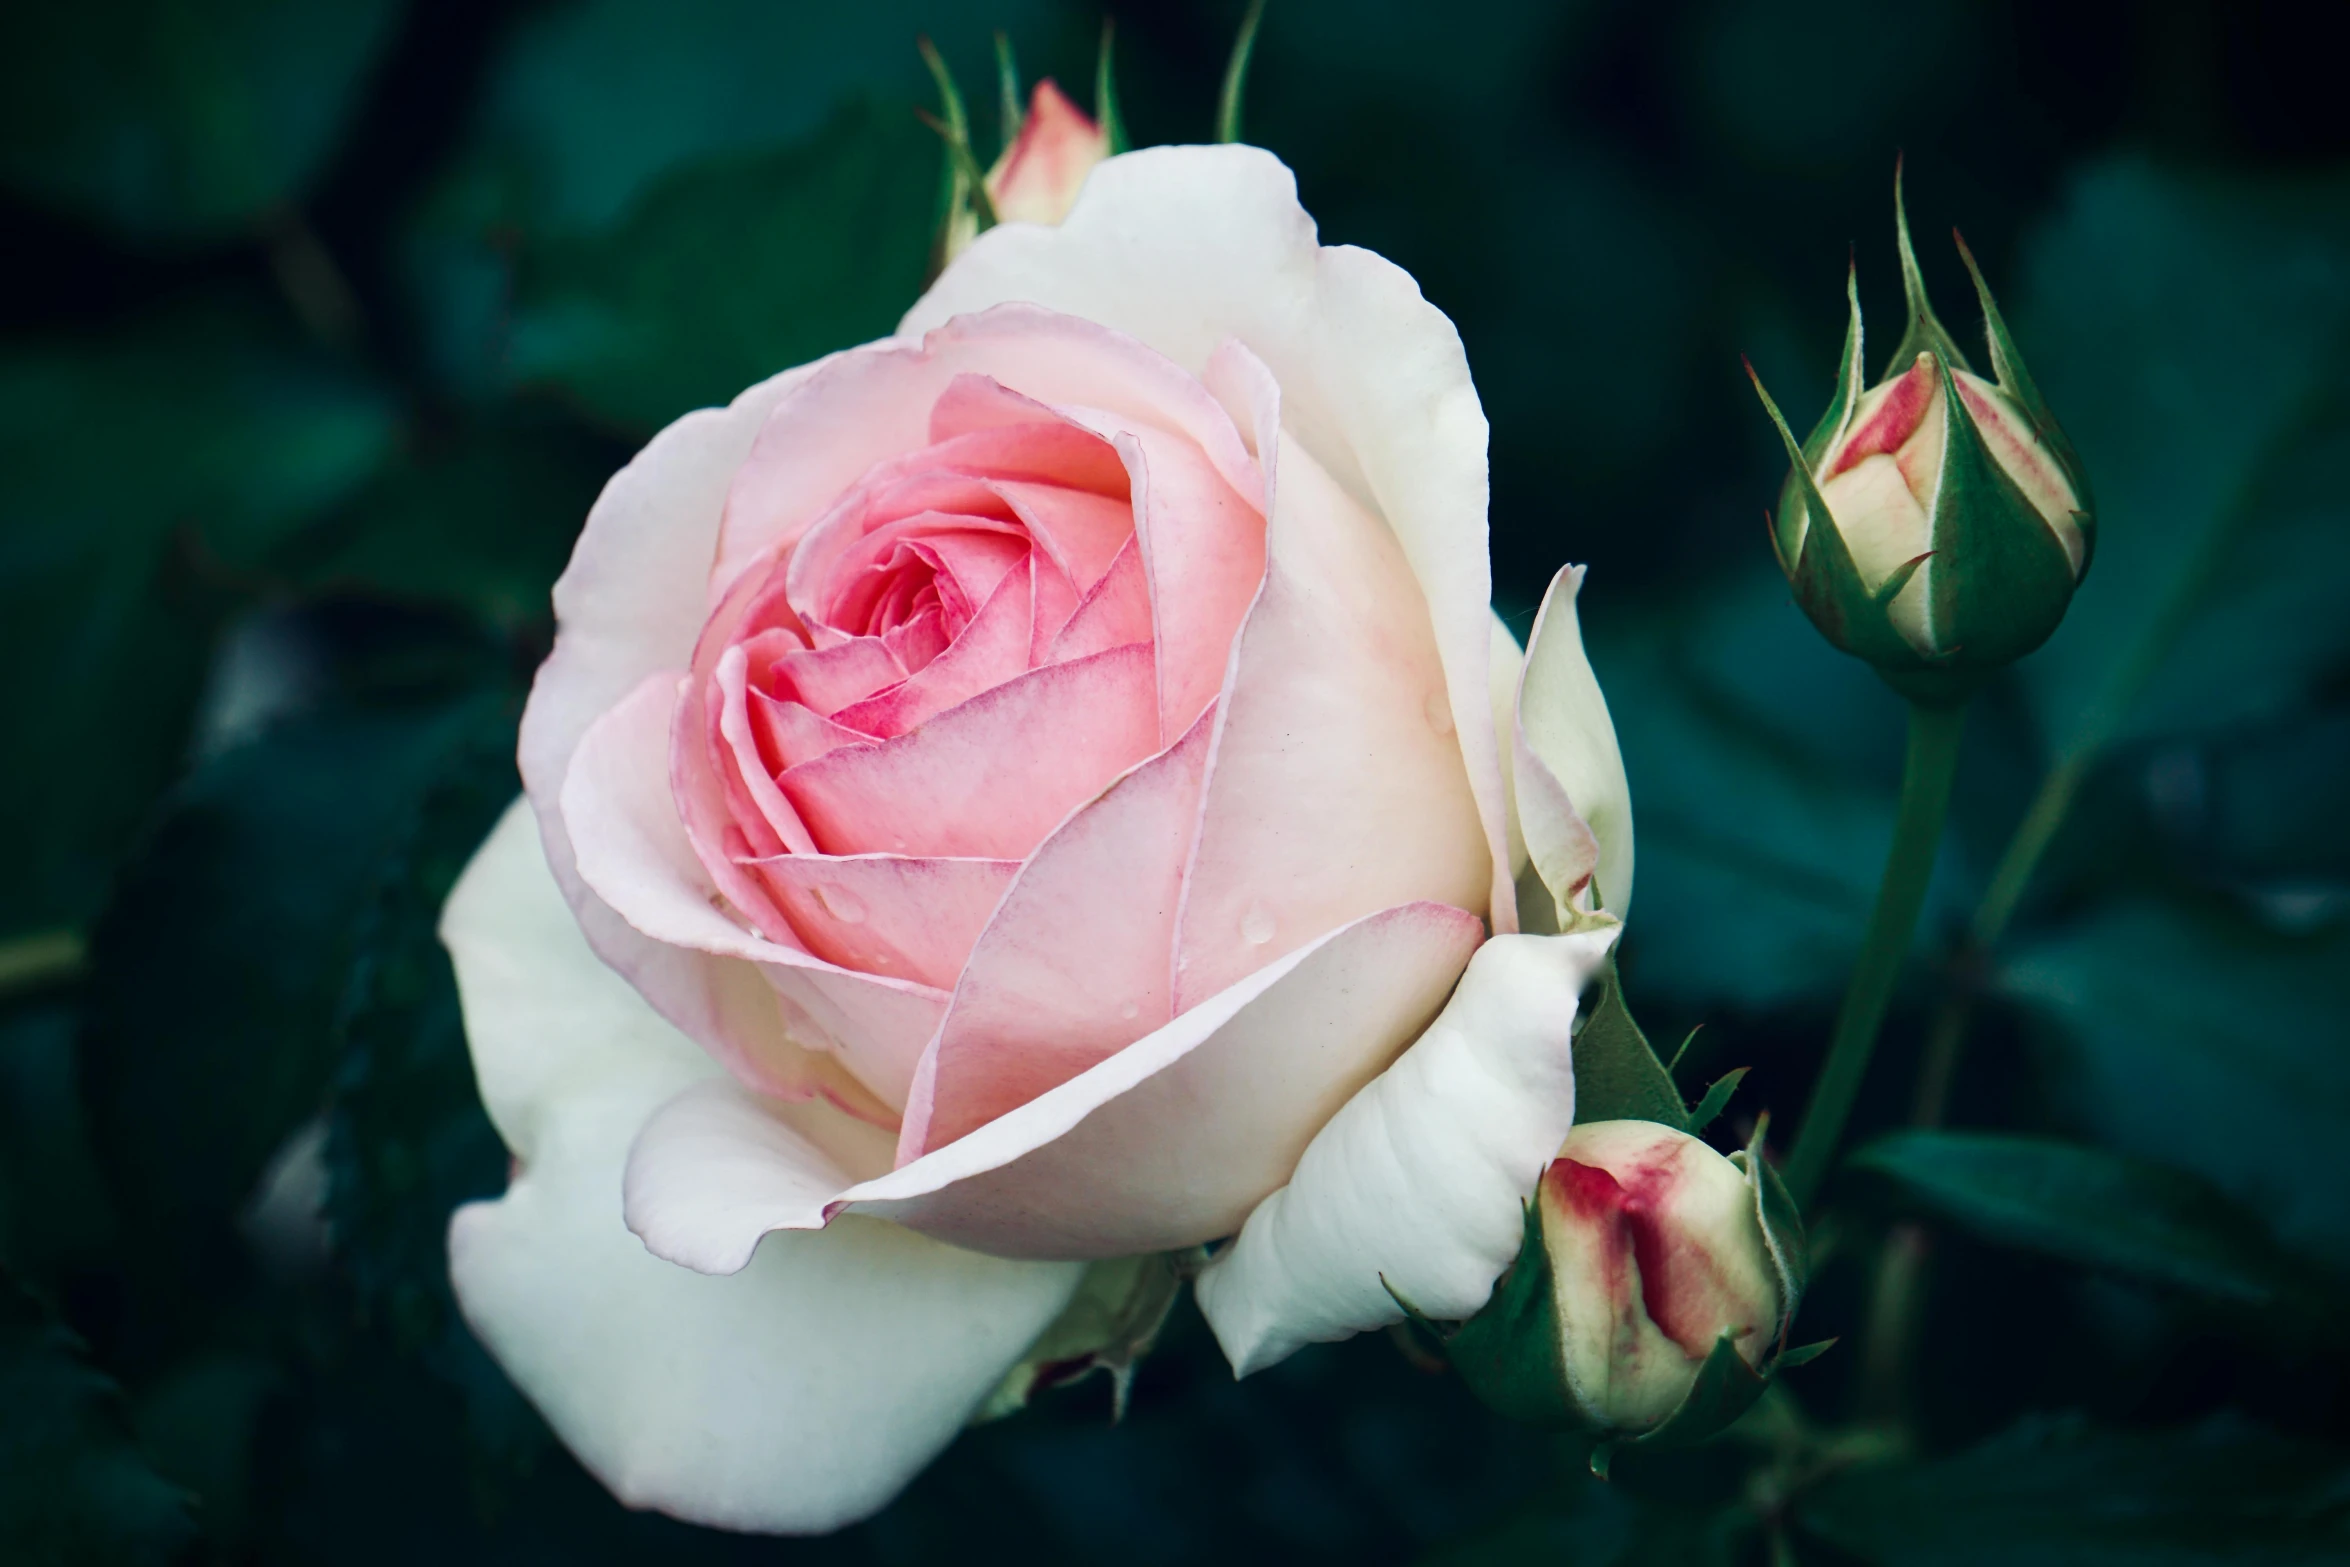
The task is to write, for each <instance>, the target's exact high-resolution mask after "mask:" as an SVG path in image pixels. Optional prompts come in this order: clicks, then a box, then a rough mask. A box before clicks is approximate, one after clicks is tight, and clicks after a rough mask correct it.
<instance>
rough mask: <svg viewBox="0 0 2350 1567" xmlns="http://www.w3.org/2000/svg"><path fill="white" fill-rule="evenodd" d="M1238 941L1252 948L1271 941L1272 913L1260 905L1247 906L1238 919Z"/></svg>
mask: <svg viewBox="0 0 2350 1567" xmlns="http://www.w3.org/2000/svg"><path fill="white" fill-rule="evenodd" d="M1240 939H1241V940H1243V941H1245V942H1247V943H1248V944H1249V945H1250V946H1252V947H1261V946H1263V945H1264V944H1265V943H1266V942H1268V941H1271V940H1272V939H1273V912H1272V910H1270V909H1268V908H1266V907H1265V906H1264V905H1263V904H1261V903H1252V904H1250V905H1249V908H1248V912H1247V913H1246V914H1243V915H1242V916H1241V917H1240Z"/></svg>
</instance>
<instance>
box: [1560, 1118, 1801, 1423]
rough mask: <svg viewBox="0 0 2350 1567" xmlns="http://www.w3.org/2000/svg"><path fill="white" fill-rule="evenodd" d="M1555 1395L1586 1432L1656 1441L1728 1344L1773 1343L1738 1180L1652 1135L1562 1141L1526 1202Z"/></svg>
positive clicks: (1767, 1297) (1750, 1353) (1756, 1359)
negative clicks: (1541, 1257)
mask: <svg viewBox="0 0 2350 1567" xmlns="http://www.w3.org/2000/svg"><path fill="white" fill-rule="evenodd" d="M1535 1207H1536V1209H1537V1211H1538V1213H1539V1216H1540V1219H1541V1224H1542V1244H1543V1249H1544V1250H1545V1251H1546V1252H1547V1253H1548V1254H1549V1257H1550V1275H1551V1295H1552V1301H1553V1309H1554V1310H1555V1312H1556V1313H1557V1323H1558V1332H1559V1345H1560V1358H1561V1362H1562V1366H1563V1369H1564V1371H1565V1373H1566V1382H1567V1388H1568V1391H1569V1393H1570V1394H1571V1396H1572V1397H1573V1398H1574V1399H1575V1400H1576V1402H1577V1403H1578V1404H1579V1405H1580V1406H1581V1407H1582V1409H1583V1411H1584V1413H1585V1414H1586V1415H1587V1416H1588V1417H1589V1419H1590V1421H1591V1423H1592V1424H1593V1425H1595V1426H1598V1427H1600V1428H1601V1429H1604V1430H1608V1431H1629V1432H1640V1431H1648V1430H1652V1429H1654V1428H1655V1427H1656V1426H1658V1425H1660V1424H1662V1423H1663V1421H1664V1420H1665V1419H1666V1417H1667V1416H1669V1415H1671V1414H1672V1413H1673V1411H1674V1410H1675V1409H1677V1408H1679V1407H1680V1404H1681V1400H1682V1399H1683V1398H1685V1397H1687V1396H1688V1393H1689V1389H1690V1388H1691V1386H1693V1385H1694V1384H1695V1383H1696V1381H1697V1373H1698V1369H1699V1368H1700V1367H1701V1366H1703V1365H1704V1364H1705V1361H1706V1357H1707V1356H1708V1355H1710V1354H1712V1353H1713V1349H1714V1346H1715V1345H1716V1344H1717V1343H1720V1342H1721V1341H1723V1340H1725V1339H1727V1340H1728V1341H1729V1342H1730V1344H1731V1346H1732V1347H1733V1348H1735V1349H1736V1350H1737V1352H1738V1356H1739V1358H1740V1359H1741V1360H1743V1361H1745V1362H1746V1364H1747V1365H1749V1366H1759V1365H1760V1364H1761V1363H1762V1361H1763V1360H1764V1358H1765V1356H1766V1354H1767V1353H1768V1351H1769V1349H1770V1347H1771V1345H1772V1343H1773V1342H1774V1341H1775V1339H1776V1337H1777V1334H1778V1328H1779V1320H1780V1316H1781V1311H1782V1303H1781V1299H1780V1289H1779V1280H1778V1274H1777V1272H1776V1270H1775V1269H1774V1268H1773V1266H1772V1263H1771V1255H1770V1249H1769V1247H1768V1246H1767V1244H1766V1243H1765V1242H1764V1239H1763V1231H1762V1223H1761V1220H1760V1217H1759V1215H1758V1213H1757V1211H1756V1205H1755V1198H1754V1188H1753V1186H1752V1184H1751V1183H1750V1182H1749V1181H1748V1180H1747V1177H1746V1172H1745V1171H1744V1170H1741V1169H1740V1168H1739V1167H1738V1166H1737V1165H1735V1164H1732V1163H1731V1162H1730V1161H1729V1160H1728V1159H1726V1158H1724V1157H1722V1155H1720V1154H1718V1153H1716V1152H1714V1150H1713V1149H1711V1148H1709V1147H1708V1146H1706V1144H1705V1143H1703V1142H1702V1141H1700V1140H1699V1139H1697V1138H1695V1137H1691V1136H1690V1135H1689V1134H1687V1133H1686V1132H1677V1131H1675V1130H1673V1129H1672V1128H1671V1127H1669V1126H1660V1125H1658V1124H1657V1123H1656V1122H1654V1121H1594V1122H1591V1123H1589V1124H1587V1125H1584V1126H1578V1127H1576V1128H1575V1129H1574V1131H1573V1132H1571V1133H1569V1134H1568V1137H1567V1142H1566V1146H1565V1147H1564V1148H1562V1149H1561V1150H1559V1156H1558V1158H1557V1159H1555V1160H1554V1161H1552V1163H1551V1166H1550V1168H1549V1169H1548V1170H1546V1171H1544V1172H1543V1176H1542V1185H1541V1187H1540V1188H1539V1189H1538V1190H1537V1192H1536V1195H1535Z"/></svg>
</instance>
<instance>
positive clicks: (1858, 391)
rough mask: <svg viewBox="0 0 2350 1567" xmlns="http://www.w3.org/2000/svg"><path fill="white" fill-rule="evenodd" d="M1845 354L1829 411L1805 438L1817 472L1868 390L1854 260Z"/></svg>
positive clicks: (1847, 278)
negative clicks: (1830, 446) (1831, 445)
mask: <svg viewBox="0 0 2350 1567" xmlns="http://www.w3.org/2000/svg"><path fill="white" fill-rule="evenodd" d="M1844 308H1845V322H1844V355H1843V358H1842V359H1841V360H1839V361H1838V369H1837V372H1836V395H1835V396H1834V397H1833V398H1831V399H1829V402H1828V411H1827V412H1826V413H1823V414H1821V415H1820V422H1819V423H1818V424H1816V425H1813V426H1812V431H1811V434H1809V435H1807V436H1805V437H1804V439H1803V457H1804V466H1805V468H1807V469H1814V468H1817V467H1818V466H1819V462H1820V458H1821V457H1822V456H1824V455H1826V453H1827V450H1828V447H1829V445H1830V444H1831V443H1832V442H1833V441H1834V440H1835V438H1836V437H1837V436H1838V435H1839V434H1841V433H1842V432H1843V429H1844V425H1845V423H1846V421H1847V420H1849V419H1851V417H1852V411H1853V410H1854V409H1855V408H1858V407H1859V406H1860V400H1861V396H1862V394H1863V393H1865V392H1866V391H1867V390H1868V384H1867V378H1866V374H1865V372H1864V371H1863V370H1862V368H1861V357H1860V345H1861V325H1860V266H1859V263H1857V262H1854V261H1847V262H1846V263H1845V264H1844Z"/></svg>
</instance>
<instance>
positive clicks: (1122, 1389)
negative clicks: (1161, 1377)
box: [971, 1247, 1392, 1425]
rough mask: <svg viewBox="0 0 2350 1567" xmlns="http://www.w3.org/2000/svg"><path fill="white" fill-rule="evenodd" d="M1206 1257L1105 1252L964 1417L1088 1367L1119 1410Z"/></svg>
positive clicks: (982, 1419) (990, 1415)
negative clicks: (1105, 1380) (1102, 1376)
mask: <svg viewBox="0 0 2350 1567" xmlns="http://www.w3.org/2000/svg"><path fill="white" fill-rule="evenodd" d="M1206 1261H1207V1257H1206V1254H1205V1253H1204V1252H1202V1251H1201V1250H1200V1249H1199V1248H1197V1247H1192V1248H1189V1249H1187V1250H1184V1251H1171V1252H1149V1253H1145V1254H1143V1255H1141V1256H1136V1257H1113V1258H1110V1259H1108V1260H1106V1261H1102V1262H1096V1263H1094V1264H1092V1265H1091V1266H1089V1267H1088V1268H1087V1269H1086V1270H1085V1276H1084V1277H1083V1278H1082V1279H1081V1280H1080V1281H1079V1283H1078V1286H1077V1292H1076V1293H1075V1294H1074V1295H1072V1296H1071V1297H1070V1298H1069V1304H1068V1305H1067V1306H1065V1307H1063V1308H1062V1310H1061V1314H1060V1315H1059V1316H1058V1317H1056V1318H1054V1319H1053V1321H1052V1322H1051V1323H1050V1324H1049V1325H1048V1326H1047V1327H1046V1328H1045V1330H1044V1332H1043V1333H1041V1334H1039V1335H1038V1336H1037V1339H1036V1342H1035V1343H1033V1344H1031V1345H1029V1346H1028V1350H1027V1353H1025V1354H1023V1355H1022V1356H1021V1357H1020V1359H1019V1361H1018V1363H1017V1364H1015V1365H1014V1366H1013V1367H1012V1369H1011V1370H1010V1371H1007V1372H1006V1373H1004V1378H1003V1380H1002V1381H1001V1382H999V1383H997V1384H996V1388H995V1391H994V1392H993V1393H991V1394H989V1395H988V1398H987V1402H985V1403H984V1404H982V1405H980V1406H979V1410H978V1412H977V1413H976V1414H974V1415H972V1417H971V1424H973V1425H984V1424H985V1423H987V1422H988V1421H990V1420H1000V1419H1002V1418H1003V1417H1004V1416H1006V1415H1009V1414H1013V1413H1016V1412H1017V1411H1019V1410H1021V1409H1024V1408H1026V1407H1027V1406H1028V1401H1029V1400H1030V1399H1031V1398H1033V1397H1035V1396H1036V1395H1037V1394H1038V1393H1040V1392H1042V1391H1043V1390H1044V1389H1046V1388H1048V1387H1060V1386H1063V1385H1065V1384H1067V1383H1070V1382H1075V1381H1077V1380H1078V1379H1079V1378H1081V1377H1086V1376H1090V1375H1092V1374H1093V1373H1094V1372H1096V1371H1104V1372H1107V1373H1109V1377H1110V1413H1111V1418H1112V1419H1120V1418H1123V1417H1124V1415H1125V1413H1126V1392H1127V1389H1128V1388H1129V1387H1130V1386H1131V1385H1132V1383H1133V1380H1134V1368H1135V1367H1136V1366H1137V1365H1138V1364H1140V1363H1141V1360H1142V1358H1143V1357H1144V1356H1145V1355H1147V1354H1149V1353H1150V1351H1151V1347H1152V1346H1153V1345H1154V1344H1156V1343H1157V1342H1158V1337H1159V1330H1160V1329H1161V1328H1163V1327H1165V1326H1166V1323H1167V1315H1168V1313H1169V1312H1171V1311H1173V1310H1174V1309H1175V1301H1176V1299H1177V1297H1178V1296H1180V1295H1181V1294H1182V1292H1183V1285H1184V1282H1185V1281H1186V1280H1188V1279H1190V1278H1192V1277H1193V1276H1194V1275H1196V1274H1197V1273H1198V1272H1199V1270H1200V1268H1201V1267H1202V1266H1204V1265H1205V1264H1206ZM1391 1293H1392V1292H1391Z"/></svg>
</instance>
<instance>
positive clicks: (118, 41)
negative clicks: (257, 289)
mask: <svg viewBox="0 0 2350 1567" xmlns="http://www.w3.org/2000/svg"><path fill="white" fill-rule="evenodd" d="M400 12H401V6H400V4H399V3H398V0H338V3H335V4H331V5H320V4H312V3H308V0H79V3H76V4H70V5H12V6H10V7H8V8H7V9H6V11H5V12H0V17H4V20H0V180H5V181H7V183H9V184H10V185H12V186H15V187H16V188H17V189H19V190H22V191H24V192H26V193H27V194H29V195H33V196H36V197H39V198H41V199H43V200H45V201H49V202H52V203H55V204H56V205H58V206H62V207H67V208H71V209H72V210H74V211H77V212H80V213H84V214H87V215H89V216H92V217H96V218H99V219H101V220H103V221H105V222H107V223H109V224H111V225H113V226H114V227H115V228H117V229H120V230H122V231H123V232H124V233H126V234H129V235H131V236H132V237H134V238H137V239H142V240H179V239H197V238H211V237H216V236H221V235H226V234H229V233H232V232H234V231H235V230H236V229H238V228H240V227H242V226H244V225H246V224H248V223H250V222H252V221H253V220H255V219H257V218H259V217H261V216H262V215H263V214H264V213H266V212H268V211H269V210H270V209H271V208H274V207H277V206H279V205H281V204H283V203H286V202H290V201H295V200H299V199H300V197H301V196H302V194H303V192H304V189H305V188H306V187H307V186H308V185H309V184H310V182H311V181H312V180H313V179H314V178H315V177H316V176H317V174H318V173H319V171H320V169H321V168H322V167H323V166H324V165H325V163H326V160H327V157H328V155H329V154H330V153H332V152H333V150H334V146H335V143H336V140H337V139H338V138H339V136H340V135H341V133H342V130H343V126H344V124H345V122H346V121H347V120H349V118H350V116H351V111H352V108H353V106H354V104H355V102H356V100H357V98H358V95H359V93H360V91H361V89H362V88H363V87H364V86H365V85H366V82H367V78H368V75H369V73H370V71H371V70H372V68H373V67H374V65H375V63H376V61H377V60H378V59H379V58H380V57H381V55H382V53H383V51H384V49H385V47H386V45H388V44H389V43H390V41H391V39H392V35H393V32H394V28H395V25H396V23H397V22H398V20H399V16H400Z"/></svg>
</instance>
